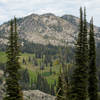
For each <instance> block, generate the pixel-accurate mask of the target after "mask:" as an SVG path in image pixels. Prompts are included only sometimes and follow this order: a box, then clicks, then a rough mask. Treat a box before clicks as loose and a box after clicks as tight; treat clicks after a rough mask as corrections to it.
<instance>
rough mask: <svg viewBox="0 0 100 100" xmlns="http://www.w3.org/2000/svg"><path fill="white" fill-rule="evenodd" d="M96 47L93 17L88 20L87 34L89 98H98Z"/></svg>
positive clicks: (93, 99)
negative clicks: (88, 30)
mask: <svg viewBox="0 0 100 100" xmlns="http://www.w3.org/2000/svg"><path fill="white" fill-rule="evenodd" d="M95 49H96V47H95V38H94V26H93V18H92V19H91V22H90V34H89V89H88V92H89V99H90V100H98V85H97V84H98V81H97V68H96V50H95Z"/></svg>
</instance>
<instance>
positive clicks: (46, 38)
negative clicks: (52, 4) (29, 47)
mask: <svg viewBox="0 0 100 100" xmlns="http://www.w3.org/2000/svg"><path fill="white" fill-rule="evenodd" d="M17 24H18V32H19V35H20V38H21V39H22V40H26V41H28V42H33V43H39V44H44V45H45V44H53V45H64V44H65V43H68V44H69V45H73V43H74V42H75V40H76V36H77V33H78V24H79V18H78V17H75V16H72V15H64V16H62V17H59V16H56V15H54V14H52V13H47V14H43V15H37V14H31V15H29V16H26V17H23V18H19V19H17ZM88 26H89V24H88ZM9 30H10V26H9V22H6V23H4V24H2V25H0V44H6V43H7V37H8V33H9ZM95 36H96V41H97V42H100V28H99V27H96V26H95Z"/></svg>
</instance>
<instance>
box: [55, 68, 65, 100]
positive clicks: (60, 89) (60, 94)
mask: <svg viewBox="0 0 100 100" xmlns="http://www.w3.org/2000/svg"><path fill="white" fill-rule="evenodd" d="M63 85H64V82H63V75H62V71H61V68H60V73H59V76H58V83H57V90H56V92H57V93H56V96H57V97H56V100H64V88H63Z"/></svg>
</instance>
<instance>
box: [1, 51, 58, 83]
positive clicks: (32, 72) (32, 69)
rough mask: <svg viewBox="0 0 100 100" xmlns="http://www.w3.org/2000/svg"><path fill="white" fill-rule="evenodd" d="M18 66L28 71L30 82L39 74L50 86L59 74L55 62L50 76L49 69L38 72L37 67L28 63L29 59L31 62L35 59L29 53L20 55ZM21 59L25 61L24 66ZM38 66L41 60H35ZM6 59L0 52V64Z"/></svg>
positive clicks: (38, 68) (3, 53)
mask: <svg viewBox="0 0 100 100" xmlns="http://www.w3.org/2000/svg"><path fill="white" fill-rule="evenodd" d="M20 55H21V56H20V64H21V67H22V68H24V69H26V68H27V69H28V71H29V75H30V82H31V81H35V80H36V76H37V74H38V73H41V74H42V75H43V76H44V77H45V78H46V79H47V81H48V82H49V84H52V83H54V82H55V80H57V76H58V73H59V66H58V65H57V61H54V63H53V67H52V74H50V67H49V66H48V67H45V68H44V70H40V67H39V66H34V64H33V62H32V61H31V62H29V57H30V58H31V60H32V59H33V58H34V57H35V55H34V54H29V53H23V54H20ZM23 59H25V62H26V64H23ZM35 59H36V58H35ZM36 60H37V62H38V64H39V63H40V62H41V59H36ZM6 61H7V57H6V54H5V52H0V63H6Z"/></svg>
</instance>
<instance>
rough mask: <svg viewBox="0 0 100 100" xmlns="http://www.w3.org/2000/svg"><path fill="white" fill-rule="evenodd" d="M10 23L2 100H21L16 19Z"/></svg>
mask: <svg viewBox="0 0 100 100" xmlns="http://www.w3.org/2000/svg"><path fill="white" fill-rule="evenodd" d="M14 23H15V24H13V20H11V22H10V27H11V29H10V31H11V32H10V36H9V42H8V47H7V52H6V53H7V64H6V70H5V76H6V84H5V86H6V95H5V97H4V100H23V94H22V92H21V88H20V86H19V79H20V74H19V69H20V64H19V62H18V60H19V46H18V35H17V25H16V18H15V19H14ZM13 27H14V28H13Z"/></svg>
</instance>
